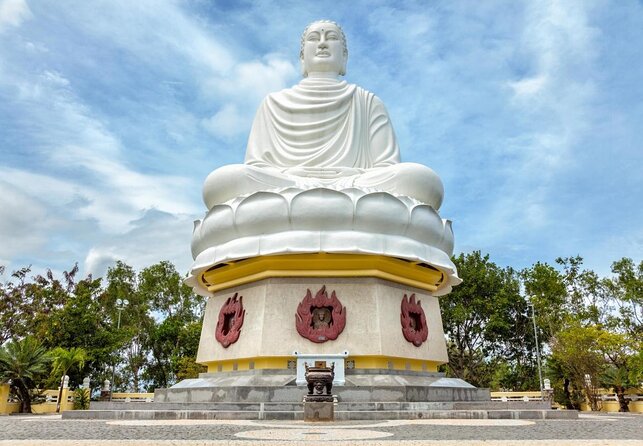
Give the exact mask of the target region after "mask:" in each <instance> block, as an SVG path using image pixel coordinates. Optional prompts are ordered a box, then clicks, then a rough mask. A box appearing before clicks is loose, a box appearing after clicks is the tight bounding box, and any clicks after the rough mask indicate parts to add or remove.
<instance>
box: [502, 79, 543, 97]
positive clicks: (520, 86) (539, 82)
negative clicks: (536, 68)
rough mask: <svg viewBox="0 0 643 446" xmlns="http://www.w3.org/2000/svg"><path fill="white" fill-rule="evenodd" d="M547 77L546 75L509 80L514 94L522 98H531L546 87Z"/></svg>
mask: <svg viewBox="0 0 643 446" xmlns="http://www.w3.org/2000/svg"><path fill="white" fill-rule="evenodd" d="M546 82H547V79H546V77H545V76H544V75H541V76H536V77H530V78H525V79H520V80H519V81H515V82H509V86H510V87H511V89H513V91H514V94H515V95H516V96H517V97H518V98H520V99H530V98H531V96H533V95H535V94H537V93H538V92H540V91H541V90H542V89H543V88H544V87H545V83H546Z"/></svg>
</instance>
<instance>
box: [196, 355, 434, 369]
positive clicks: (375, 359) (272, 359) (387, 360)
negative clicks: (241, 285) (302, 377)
mask: <svg viewBox="0 0 643 446" xmlns="http://www.w3.org/2000/svg"><path fill="white" fill-rule="evenodd" d="M295 360H296V358H295V357H293V356H266V357H255V358H240V359H227V360H224V361H212V362H208V363H204V365H206V366H207V367H208V373H217V372H233V371H236V370H239V371H240V370H253V369H256V370H259V369H287V368H288V361H295ZM346 361H347V362H348V361H355V367H354V368H355V369H390V370H413V371H416V372H437V371H438V366H439V365H440V364H441V363H439V362H436V361H423V360H420V359H410V358H398V357H393V356H376V355H373V356H349V357H348V358H346Z"/></svg>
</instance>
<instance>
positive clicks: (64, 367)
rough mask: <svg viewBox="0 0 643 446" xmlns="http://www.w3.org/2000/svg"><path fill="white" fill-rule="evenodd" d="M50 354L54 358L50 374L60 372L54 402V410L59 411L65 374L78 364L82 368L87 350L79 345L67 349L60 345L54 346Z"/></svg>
mask: <svg viewBox="0 0 643 446" xmlns="http://www.w3.org/2000/svg"><path fill="white" fill-rule="evenodd" d="M51 356H52V358H53V359H54V363H53V366H54V367H53V370H52V371H51V374H52V375H56V374H61V378H60V389H59V390H58V403H57V404H56V412H60V403H61V401H60V400H61V399H62V396H63V386H64V384H65V376H66V375H67V372H69V370H71V369H72V368H74V367H76V366H78V368H79V369H82V368H83V366H84V365H85V361H86V360H87V352H86V351H85V350H84V349H82V348H79V347H73V348H70V349H69V350H67V349H64V348H62V347H56V348H55V349H54V350H53V351H52V352H51Z"/></svg>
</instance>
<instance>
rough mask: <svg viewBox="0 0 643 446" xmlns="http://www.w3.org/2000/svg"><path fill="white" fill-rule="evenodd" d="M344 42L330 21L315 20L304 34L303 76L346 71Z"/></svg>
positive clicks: (339, 73) (341, 73) (339, 32)
mask: <svg viewBox="0 0 643 446" xmlns="http://www.w3.org/2000/svg"><path fill="white" fill-rule="evenodd" d="M346 59H347V54H346V53H345V42H343V40H342V32H341V31H340V29H339V28H338V27H337V26H335V25H334V24H332V23H327V22H315V23H313V24H311V25H310V26H309V27H308V29H307V31H306V35H305V36H304V42H303V51H302V64H303V71H304V76H307V75H309V74H310V73H331V74H335V75H343V74H345V71H346Z"/></svg>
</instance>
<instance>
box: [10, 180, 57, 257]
mask: <svg viewBox="0 0 643 446" xmlns="http://www.w3.org/2000/svg"><path fill="white" fill-rule="evenodd" d="M0 178H3V179H4V180H0V209H2V211H0V241H1V242H0V258H3V257H5V258H7V259H11V258H12V257H15V256H17V255H20V254H22V253H25V252H28V253H33V254H35V253H37V252H38V250H39V249H40V248H42V247H43V245H44V244H45V243H46V239H47V234H46V227H47V223H46V220H47V212H46V208H45V206H43V204H42V203H41V202H39V201H38V200H37V199H35V198H33V197H30V196H29V195H27V194H25V193H24V192H22V191H21V190H20V189H18V188H16V187H15V186H13V185H12V184H11V183H10V182H6V179H7V178H6V177H5V176H4V175H0ZM7 263H8V262H7Z"/></svg>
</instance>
